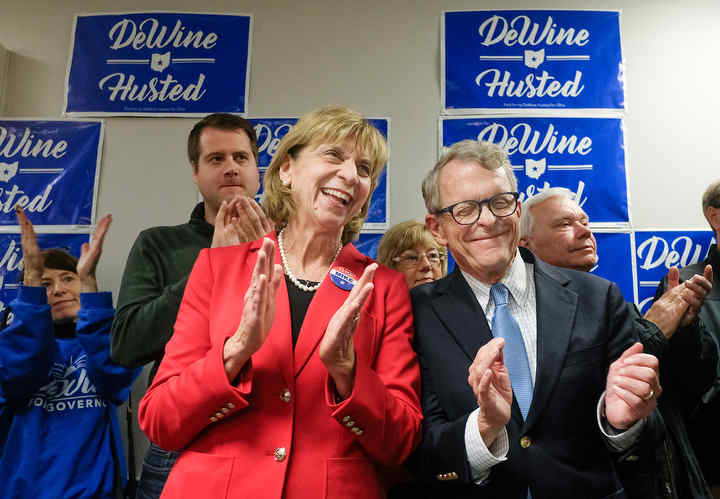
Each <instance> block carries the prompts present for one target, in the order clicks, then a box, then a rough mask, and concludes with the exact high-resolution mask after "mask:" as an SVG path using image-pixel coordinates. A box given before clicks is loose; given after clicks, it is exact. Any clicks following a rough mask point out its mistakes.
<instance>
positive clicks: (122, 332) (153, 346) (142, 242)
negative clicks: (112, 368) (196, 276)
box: [111, 203, 213, 380]
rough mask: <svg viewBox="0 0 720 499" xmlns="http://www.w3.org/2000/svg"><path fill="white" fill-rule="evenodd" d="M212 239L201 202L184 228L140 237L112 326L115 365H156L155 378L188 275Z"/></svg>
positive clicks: (150, 231)
mask: <svg viewBox="0 0 720 499" xmlns="http://www.w3.org/2000/svg"><path fill="white" fill-rule="evenodd" d="M212 236H213V226H212V225H210V224H209V223H207V221H206V220H205V206H204V205H203V203H199V204H198V205H197V206H195V209H194V210H193V212H192V214H191V215H190V221H189V222H188V223H186V224H182V225H176V226H174V227H153V228H151V229H147V230H144V231H142V232H141V233H140V235H139V236H138V238H137V240H136V241H135V244H133V247H132V249H131V250H130V254H129V255H128V259H127V264H126V265H125V272H124V274H123V278H122V283H121V285H120V295H119V297H118V303H117V314H116V316H115V321H114V322H113V325H112V343H111V356H112V359H113V360H114V361H115V362H117V363H118V364H120V365H123V366H125V367H139V366H142V365H144V364H147V363H148V362H153V361H154V362H155V365H154V366H153V370H152V373H151V376H150V379H151V380H152V378H153V376H154V375H155V371H156V370H157V366H158V365H159V364H160V361H161V360H162V357H163V354H164V353H165V344H166V343H167V342H168V341H169V340H170V337H171V336H172V333H173V326H174V325H175V318H176V317H177V313H178V309H179V308H180V302H181V301H182V297H183V293H184V292H185V284H186V283H187V281H188V277H189V276H190V271H191V270H192V268H193V265H194V264H195V259H196V258H197V256H198V254H199V253H200V250H201V249H203V248H208V247H209V246H210V243H211V242H212Z"/></svg>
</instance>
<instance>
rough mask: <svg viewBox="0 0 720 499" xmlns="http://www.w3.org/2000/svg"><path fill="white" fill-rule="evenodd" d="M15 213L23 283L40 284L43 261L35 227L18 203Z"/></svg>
mask: <svg viewBox="0 0 720 499" xmlns="http://www.w3.org/2000/svg"><path fill="white" fill-rule="evenodd" d="M15 214H16V215H17V219H18V224H19V225H20V246H21V247H22V257H23V269H24V272H23V274H24V278H23V284H24V285H25V286H41V285H42V275H43V272H44V271H45V263H44V262H43V257H42V255H41V254H40V247H39V246H38V242H37V236H36V235H35V229H34V228H33V225H32V223H30V220H28V218H27V215H25V210H23V209H22V207H20V205H18V206H16V207H15Z"/></svg>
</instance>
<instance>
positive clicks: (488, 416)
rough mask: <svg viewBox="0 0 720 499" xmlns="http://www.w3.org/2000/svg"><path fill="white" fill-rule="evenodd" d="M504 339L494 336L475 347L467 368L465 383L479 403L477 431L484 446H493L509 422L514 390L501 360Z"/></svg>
mask: <svg viewBox="0 0 720 499" xmlns="http://www.w3.org/2000/svg"><path fill="white" fill-rule="evenodd" d="M504 346H505V340H504V339H502V338H494V339H492V340H490V341H489V342H487V343H486V344H485V345H483V346H482V347H481V348H480V349H478V351H477V354H476V355H475V359H474V360H473V362H472V364H470V367H469V369H468V384H469V385H470V388H472V390H473V393H475V398H477V404H478V409H479V411H478V430H479V431H480V435H481V436H482V438H483V441H484V442H485V445H486V446H488V447H489V446H490V445H492V443H493V442H494V441H495V439H496V438H497V436H498V434H499V433H500V431H501V430H502V428H503V427H504V426H505V425H506V424H507V423H508V422H509V421H510V412H511V410H512V400H513V392H512V386H511V384H510V374H509V373H508V370H507V367H505V362H504V360H503V347H504Z"/></svg>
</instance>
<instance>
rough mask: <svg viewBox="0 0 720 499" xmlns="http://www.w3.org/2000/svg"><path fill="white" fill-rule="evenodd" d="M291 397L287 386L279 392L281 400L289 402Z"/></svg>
mask: <svg viewBox="0 0 720 499" xmlns="http://www.w3.org/2000/svg"><path fill="white" fill-rule="evenodd" d="M291 398H292V396H291V395H290V390H288V389H287V388H285V389H284V390H283V391H282V393H281V394H280V400H282V401H283V402H290V399H291Z"/></svg>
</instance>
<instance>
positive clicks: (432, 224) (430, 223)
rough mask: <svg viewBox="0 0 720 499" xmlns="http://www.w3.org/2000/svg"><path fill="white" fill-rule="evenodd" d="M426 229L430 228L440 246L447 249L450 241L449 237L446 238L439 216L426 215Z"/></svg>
mask: <svg viewBox="0 0 720 499" xmlns="http://www.w3.org/2000/svg"><path fill="white" fill-rule="evenodd" d="M425 227H427V228H428V230H429V231H430V233H431V234H432V235H433V238H435V240H436V241H437V242H438V244H440V245H441V246H446V247H447V243H448V241H447V237H445V230H444V229H443V227H442V224H441V223H440V221H439V220H438V219H437V215H430V214H428V215H425Z"/></svg>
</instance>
